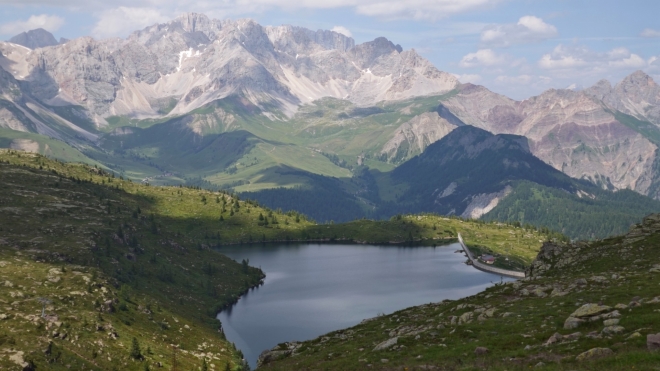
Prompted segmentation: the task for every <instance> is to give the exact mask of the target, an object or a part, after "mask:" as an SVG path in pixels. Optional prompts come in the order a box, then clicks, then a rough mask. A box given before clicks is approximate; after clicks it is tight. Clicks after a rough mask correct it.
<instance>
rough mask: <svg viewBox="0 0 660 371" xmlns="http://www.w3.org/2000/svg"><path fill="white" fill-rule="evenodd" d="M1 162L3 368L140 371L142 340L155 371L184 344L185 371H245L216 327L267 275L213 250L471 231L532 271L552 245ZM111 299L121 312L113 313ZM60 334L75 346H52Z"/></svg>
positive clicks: (464, 225)
mask: <svg viewBox="0 0 660 371" xmlns="http://www.w3.org/2000/svg"><path fill="white" fill-rule="evenodd" d="M0 162H1V163H0V174H1V176H0V208H1V210H2V212H1V213H0V255H1V257H0V260H2V261H3V262H4V263H1V264H0V265H2V267H0V276H2V277H0V278H2V280H4V281H8V282H5V283H4V285H5V287H6V290H3V291H2V292H0V300H2V303H3V304H4V306H3V307H2V309H0V314H2V315H6V316H7V317H5V319H4V320H0V342H1V343H2V344H3V345H4V346H5V347H6V348H7V349H11V350H9V351H7V352H6V353H5V357H0V365H2V366H3V367H5V366H6V367H14V366H11V365H12V364H15V362H14V361H12V359H10V356H13V357H14V359H16V360H19V358H18V355H20V356H21V357H22V358H21V359H23V360H32V361H34V362H35V364H37V366H41V367H42V368H49V369H65V368H66V367H67V365H72V366H74V367H75V368H78V367H81V368H82V365H84V366H85V368H90V369H136V370H137V369H142V368H143V367H144V364H145V362H138V361H132V360H130V358H129V357H128V354H129V349H130V346H131V340H132V338H133V337H135V338H137V339H138V341H139V342H140V345H141V347H142V350H143V352H144V353H145V357H146V362H147V363H149V364H151V365H154V364H155V363H156V362H161V363H162V364H164V365H165V367H169V365H170V362H171V349H170V344H176V345H177V346H179V348H180V349H181V350H180V351H179V355H178V362H179V365H180V366H181V367H184V368H193V367H197V366H199V364H200V362H201V361H200V357H206V358H207V361H208V362H209V363H214V364H216V366H218V367H220V369H222V367H224V365H226V364H230V365H231V367H233V368H237V367H239V360H238V358H239V357H240V355H239V353H238V352H237V351H235V350H234V349H232V346H231V345H230V344H227V343H226V341H224V340H223V338H222V336H219V335H218V333H217V331H216V328H217V325H218V324H217V322H216V321H215V320H213V317H214V315H215V313H216V311H217V310H218V309H219V308H221V307H223V306H226V305H229V304H231V303H233V302H234V301H235V300H236V299H237V298H238V296H239V295H240V294H241V293H242V292H244V291H245V290H246V289H247V288H249V287H250V286H252V285H254V284H258V283H259V280H260V279H261V277H262V276H261V272H260V271H258V270H256V269H254V268H247V269H245V268H243V267H241V265H240V264H237V263H235V262H233V261H231V260H230V259H228V258H226V257H224V256H223V255H221V254H218V253H216V252H214V251H213V250H211V249H210V248H211V247H213V246H216V245H220V244H235V243H241V242H243V243H245V242H250V241H252V242H257V241H261V240H267V241H286V240H293V239H297V240H326V241H331V240H340V239H344V240H353V241H358V242H408V243H409V242H412V241H410V239H411V237H412V240H413V241H414V242H416V243H420V242H422V243H428V244H431V243H442V242H443V241H447V240H451V238H453V237H454V236H455V235H456V233H457V232H461V233H462V234H463V236H464V237H465V238H466V240H467V241H468V242H469V243H471V244H475V245H485V246H488V247H489V248H491V249H492V251H494V252H495V253H501V254H505V255H507V254H508V255H513V254H515V255H517V256H519V257H520V261H526V262H529V261H530V258H531V257H532V256H533V255H534V254H535V252H536V251H538V249H539V247H540V241H541V240H543V239H545V238H546V236H543V235H541V234H539V233H537V232H535V231H524V230H522V229H517V228H513V227H510V226H507V225H498V224H484V223H478V222H466V221H461V220H458V219H447V218H441V217H438V216H431V215H425V216H421V215H420V216H403V217H401V218H400V219H396V218H395V219H394V220H392V221H389V222H373V221H369V220H359V221H355V222H352V223H347V224H344V225H315V224H313V223H310V222H308V221H306V220H305V218H304V216H301V215H298V214H297V213H293V212H291V213H288V214H282V213H278V212H273V211H272V210H268V209H264V208H261V207H259V206H257V205H255V204H254V203H252V202H249V201H248V202H245V201H239V202H238V205H239V206H238V208H236V206H235V202H236V201H237V200H236V199H235V198H232V197H231V196H230V195H228V194H224V193H217V192H209V191H203V190H197V189H191V188H179V187H153V186H147V185H139V184H134V183H132V182H129V181H125V180H123V179H119V178H114V177H112V176H110V175H109V174H108V173H104V172H102V171H99V170H97V169H96V168H92V167H89V166H87V165H81V164H64V163H60V162H56V161H53V160H50V159H48V158H45V157H42V156H39V155H35V154H31V153H25V152H17V151H0ZM204 199H206V202H204V201H203V200H204ZM223 199H224V200H225V201H223ZM225 202H226V203H225ZM138 208H139V211H140V213H138ZM223 209H224V210H223ZM232 214H233V215H232ZM260 214H261V215H262V216H265V217H266V218H267V219H268V220H269V224H268V225H265V224H264V223H263V222H261V221H260V220H259V219H260V218H259V215H260ZM274 219H275V220H277V221H278V223H273V222H274V221H275V220H274ZM296 219H298V221H296ZM38 297H47V298H49V299H50V300H52V302H53V303H52V305H50V306H49V307H48V308H47V313H48V314H49V316H50V317H48V318H46V319H40V318H38V315H39V313H40V308H41V306H40V304H39V303H38V302H37V301H36V299H37V298H38ZM108 300H111V301H112V303H113V304H112V305H113V307H114V308H115V311H113V312H106V311H105V310H104V306H105V308H107V305H106V304H104V303H105V302H106V301H108ZM186 325H187V326H188V327H189V328H190V330H189V329H188V328H186V327H185V326H186ZM28 330H29V331H28ZM55 330H57V331H58V332H60V333H66V334H67V335H66V338H65V339H62V337H61V336H60V337H55V338H53V337H52V334H53V331H55ZM19 333H20V334H21V335H20V336H18V335H17V334H19ZM109 333H110V334H109ZM113 333H116V334H117V335H118V338H117V339H113V338H112V337H113V335H112V334H113ZM51 340H52V341H53V349H52V350H51V353H50V354H45V353H44V352H42V350H43V349H46V347H47V346H48V342H49V341H51ZM147 347H148V348H149V349H150V350H151V353H149V354H147V353H146V349H147ZM19 352H23V353H19ZM202 352H203V353H204V354H205V355H204V356H202V355H201V354H200V353H202Z"/></svg>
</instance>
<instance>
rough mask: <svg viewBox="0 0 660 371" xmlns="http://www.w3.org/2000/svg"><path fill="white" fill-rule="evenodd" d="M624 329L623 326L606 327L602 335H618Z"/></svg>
mask: <svg viewBox="0 0 660 371" xmlns="http://www.w3.org/2000/svg"><path fill="white" fill-rule="evenodd" d="M625 330H626V329H625V328H623V326H618V325H616V326H607V327H605V328H604V329H603V334H606V335H613V334H620V333H622V332H624V331H625Z"/></svg>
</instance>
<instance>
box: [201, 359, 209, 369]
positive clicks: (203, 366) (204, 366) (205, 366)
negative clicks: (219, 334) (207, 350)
mask: <svg viewBox="0 0 660 371" xmlns="http://www.w3.org/2000/svg"><path fill="white" fill-rule="evenodd" d="M202 371H209V367H208V366H207V365H206V358H202Z"/></svg>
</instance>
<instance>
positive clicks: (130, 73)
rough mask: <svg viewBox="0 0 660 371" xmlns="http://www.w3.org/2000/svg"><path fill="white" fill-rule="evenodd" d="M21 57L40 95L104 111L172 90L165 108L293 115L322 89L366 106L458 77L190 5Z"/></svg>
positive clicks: (407, 56)
mask: <svg viewBox="0 0 660 371" xmlns="http://www.w3.org/2000/svg"><path fill="white" fill-rule="evenodd" d="M51 37H52V35H51ZM52 41H53V42H54V44H53V45H55V44H57V42H55V41H54V38H53V40H52ZM12 45H13V44H12ZM3 53H4V50H3ZM20 62H21V63H23V64H25V65H26V71H24V72H25V73H22V74H20V73H18V72H16V73H15V74H14V76H15V77H16V78H17V79H19V80H24V81H25V82H26V85H27V86H28V89H29V90H30V92H31V93H33V95H34V96H35V97H37V98H38V99H39V100H41V101H42V102H45V103H49V104H51V105H52V104H64V103H66V104H77V105H82V106H84V107H86V108H87V109H88V110H89V111H90V112H91V114H92V116H94V115H96V116H101V117H107V116H112V115H129V116H137V117H153V116H159V115H160V114H159V113H158V107H157V102H158V101H159V100H162V99H165V98H168V99H169V98H171V97H178V98H177V99H178V104H177V105H176V107H175V108H174V109H173V110H172V112H171V114H182V113H187V112H189V111H191V110H193V109H195V108H197V107H200V106H202V105H204V104H206V103H208V102H211V101H213V100H217V99H221V98H223V97H227V96H229V95H232V94H240V95H243V96H245V97H246V98H247V99H249V100H250V101H251V102H252V103H253V104H256V105H262V104H266V103H268V104H270V105H271V106H272V105H275V107H278V109H279V110H281V111H283V112H285V113H292V112H294V111H295V110H296V109H297V107H298V106H299V105H300V104H302V103H305V102H310V101H312V100H316V99H319V98H321V97H325V96H331V97H336V98H341V99H349V100H351V101H352V102H354V103H359V104H373V103H375V102H378V101H382V100H398V99H404V98H409V97H413V96H418V95H426V94H431V93H443V92H447V91H449V90H451V89H453V88H454V87H456V86H457V85H458V80H456V78H455V77H454V76H453V75H451V74H448V73H444V72H440V71H438V70H437V69H436V68H435V67H433V65H431V63H430V62H428V61H427V60H426V59H424V58H422V57H421V56H419V55H418V54H417V53H416V52H415V51H414V50H410V51H404V50H403V49H402V48H401V46H398V45H394V44H392V43H391V42H390V41H389V40H386V39H384V38H377V39H376V40H374V41H371V42H367V43H364V44H360V45H355V42H354V40H353V39H351V38H349V37H346V36H344V35H341V34H338V33H336V32H332V31H321V30H319V31H311V30H307V29H304V28H299V27H292V26H280V27H262V26H261V25H259V24H258V23H256V22H255V21H253V20H249V19H242V20H236V21H233V20H225V21H219V20H214V19H210V18H208V17H206V16H205V15H203V14H196V13H188V14H184V15H182V16H180V17H178V18H176V19H174V20H172V21H170V22H167V23H164V24H157V25H154V26H150V27H147V28H145V29H143V30H141V31H137V32H135V33H133V34H132V35H131V36H129V37H128V38H127V39H125V40H122V39H108V40H94V39H92V38H89V37H83V38H80V39H76V40H71V41H68V42H66V43H64V44H62V45H56V46H53V47H50V48H45V49H38V50H35V51H34V52H33V53H29V54H25V55H24V56H23V60H21V61H20ZM12 73H13V72H12Z"/></svg>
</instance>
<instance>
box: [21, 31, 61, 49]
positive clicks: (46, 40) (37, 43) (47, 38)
mask: <svg viewBox="0 0 660 371" xmlns="http://www.w3.org/2000/svg"><path fill="white" fill-rule="evenodd" d="M9 42H10V43H13V44H18V45H23V46H24V47H26V48H30V49H36V48H43V47H46V46H53V45H57V44H59V43H58V42H57V40H55V37H54V36H53V34H52V33H50V32H48V31H46V30H44V29H43V28H37V29H35V30H30V31H27V32H21V33H20V34H18V35H16V36H14V37H12V38H11V39H9Z"/></svg>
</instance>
